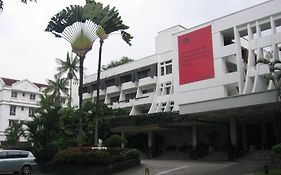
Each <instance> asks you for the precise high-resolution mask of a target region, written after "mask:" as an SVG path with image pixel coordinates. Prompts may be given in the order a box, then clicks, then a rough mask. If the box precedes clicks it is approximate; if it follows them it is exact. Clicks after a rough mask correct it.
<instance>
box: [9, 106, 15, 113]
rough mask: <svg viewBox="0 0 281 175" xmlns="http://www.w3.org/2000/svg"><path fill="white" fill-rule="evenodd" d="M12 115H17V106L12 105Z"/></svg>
mask: <svg viewBox="0 0 281 175" xmlns="http://www.w3.org/2000/svg"><path fill="white" fill-rule="evenodd" d="M10 115H16V106H10Z"/></svg>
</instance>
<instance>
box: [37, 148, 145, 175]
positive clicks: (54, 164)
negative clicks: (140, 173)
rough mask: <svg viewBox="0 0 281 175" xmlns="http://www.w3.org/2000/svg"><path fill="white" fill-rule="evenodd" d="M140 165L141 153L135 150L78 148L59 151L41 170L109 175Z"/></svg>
mask: <svg viewBox="0 0 281 175" xmlns="http://www.w3.org/2000/svg"><path fill="white" fill-rule="evenodd" d="M138 165H140V159H139V152H138V151H137V150H135V149H126V148H123V149H122V148H108V149H107V150H95V149H92V148H91V147H77V148H68V149H65V150H61V151H59V152H58V153H57V154H56V155H55V157H54V159H53V160H52V161H51V162H49V163H48V164H45V165H42V166H40V169H41V170H42V172H46V173H52V174H58V175H60V174H62V175H65V174H67V175H76V174H83V175H88V174H89V175H90V174H91V175H107V174H112V173H115V172H118V171H121V170H124V169H128V168H131V167H134V166H138Z"/></svg>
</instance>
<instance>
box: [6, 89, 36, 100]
mask: <svg viewBox="0 0 281 175" xmlns="http://www.w3.org/2000/svg"><path fill="white" fill-rule="evenodd" d="M21 95H22V97H25V95H26V93H25V92H22V93H21ZM11 97H13V98H18V92H17V91H11ZM29 99H30V100H35V99H36V94H29Z"/></svg>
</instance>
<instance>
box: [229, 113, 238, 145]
mask: <svg viewBox="0 0 281 175" xmlns="http://www.w3.org/2000/svg"><path fill="white" fill-rule="evenodd" d="M229 123H230V143H232V144H233V145H235V146H237V126H236V119H235V117H231V118H230V120H229Z"/></svg>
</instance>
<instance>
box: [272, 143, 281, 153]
mask: <svg viewBox="0 0 281 175" xmlns="http://www.w3.org/2000/svg"><path fill="white" fill-rule="evenodd" d="M272 151H273V152H274V153H277V154H281V143H279V144H277V145H274V146H273V147H272Z"/></svg>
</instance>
